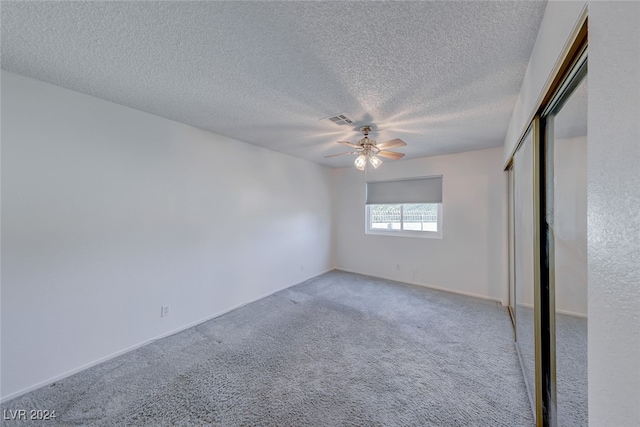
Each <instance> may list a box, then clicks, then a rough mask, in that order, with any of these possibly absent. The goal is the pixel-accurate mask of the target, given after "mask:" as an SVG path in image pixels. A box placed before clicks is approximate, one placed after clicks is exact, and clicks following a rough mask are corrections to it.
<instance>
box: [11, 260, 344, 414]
mask: <svg viewBox="0 0 640 427" xmlns="http://www.w3.org/2000/svg"><path fill="white" fill-rule="evenodd" d="M333 270H334V268H333V267H331V268H329V269H327V270H325V271H323V272H322V273H320V274H316V275H314V276H310V277H308V278H306V279H304V280H302V281H301V282H297V283H293V284H290V285H287V286H283V287H282V288H279V289H276V290H275V291H271V292H267V293H266V294H264V295H261V296H258V297H256V298H252V299H250V300H248V301H245V302H243V303H241V304H238V305H235V306H233V307H230V308H227V309H225V310H222V311H219V312H217V313H215V314H212V315H211V316H207V317H204V318H202V319H200V320H196V321H195V322H191V323H189V324H187V325H184V326H180V327H179V328H176V329H173V330H171V331H169V332H165V333H162V334H160V335H157V336H155V337H153V338H151V339H148V340H146V341H143V342H141V343H138V344H135V345H132V346H130V347H127V348H125V349H123V350H119V351H116V352H115V353H112V354H109V355H107V356H104V357H101V358H99V359H97V360H94V361H93V362H89V363H85V364H84V365H82V366H79V367H77V368H74V369H71V370H69V371H67V372H64V373H62V374H59V375H56V376H54V377H51V378H49V379H47V380H44V381H41V382H39V383H37V384H34V385H32V386H29V387H26V388H23V389H22V390H19V391H16V392H14V393H11V394H9V395H7V396H3V397H2V398H1V399H0V403H5V402H8V401H9V400H12V399H15V398H16V397H20V396H22V395H24V394H27V393H29V392H30V391H34V390H37V389H39V388H41V387H45V386H48V385H50V384H53V383H54V382H56V381H60V380H62V379H64V378H67V377H70V376H71V375H73V374H77V373H78V372H81V371H84V370H85V369H89V368H91V367H93V366H96V365H99V364H100V363H103V362H106V361H108V360H111V359H113V358H115V357H118V356H121V355H123V354H125V353H128V352H130V351H133V350H136V349H138V348H140V347H143V346H145V345H147V344H151V343H152V342H154V341H157V340H160V339H163V338H166V337H168V336H171V335H174V334H177V333H178V332H182V331H184V330H186V329H189V328H193V327H194V326H197V325H199V324H201V323H204V322H208V321H209V320H211V319H215V318H216V317H220V316H222V315H223V314H227V313H229V312H231V311H233V310H235V309H238V308H240V307H243V306H245V305H247V304H251V303H252V302H256V301H258V300H261V299H263V298H266V297H268V296H270V295H273V294H275V293H277V292H280V291H283V290H285V289H288V288H291V287H293V286H297V285H300V284H302V283H305V282H308V281H309V280H311V279H314V278H316V277H318V276H322V275H323V274H326V273H328V272H329V271H333Z"/></svg>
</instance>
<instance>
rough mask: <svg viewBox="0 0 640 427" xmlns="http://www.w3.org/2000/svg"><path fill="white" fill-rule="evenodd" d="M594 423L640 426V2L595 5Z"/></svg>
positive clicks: (591, 125) (591, 163) (591, 176)
mask: <svg viewBox="0 0 640 427" xmlns="http://www.w3.org/2000/svg"><path fill="white" fill-rule="evenodd" d="M588 120H589V122H588V129H589V131H588V132H589V134H588V135H589V141H588V147H587V171H588V178H587V182H588V190H587V200H588V201H587V206H588V221H589V231H588V275H589V284H588V286H589V425H590V426H592V427H599V426H620V427H624V426H638V425H640V404H639V402H640V126H639V125H638V124H639V123H640V3H638V2H628V3H624V2H620V3H618V2H597V1H595V2H589V107H588Z"/></svg>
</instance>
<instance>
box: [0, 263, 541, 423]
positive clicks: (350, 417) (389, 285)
mask: <svg viewBox="0 0 640 427" xmlns="http://www.w3.org/2000/svg"><path fill="white" fill-rule="evenodd" d="M512 337H513V335H512V331H511V324H510V321H509V317H508V314H507V311H506V310H505V309H504V308H503V307H501V306H499V305H498V304H496V303H492V302H487V301H483V300H478V299H474V298H469V297H464V296H459V295H454V294H449V293H446V292H439V291H434V290H429V289H425V288H420V287H416V286H411V285H406V284H401V283H397V282H390V281H386V280H380V279H374V278H371V277H365V276H360V275H355V274H349V273H344V272H339V271H333V272H330V273H327V274H325V275H322V276H320V277H318V278H315V279H312V280H310V281H308V282H305V283H303V284H300V285H298V286H295V287H292V288H289V289H287V290H284V291H281V292H278V293H277V294H275V295H272V296H270V297H267V298H264V299H262V300H260V301H257V302H255V303H252V304H249V305H247V306H245V307H242V308H240V309H237V310H234V311H232V312H230V313H228V314H226V315H224V316H221V317H219V318H217V319H214V320H211V321H209V322H206V323H203V324H201V325H199V326H196V327H193V328H191V329H188V330H186V331H184V332H181V333H179V334H176V335H173V336H171V337H168V338H165V339H163V340H159V341H156V342H154V343H151V344H149V345H147V346H145V347H142V348H140V349H138V350H135V351H133V352H130V353H127V354H125V355H123V356H120V357H118V358H115V359H112V360H110V361H108V362H105V363H103V364H101V365H98V366H95V367H93V368H91V369H88V370H86V371H83V372H81V373H78V374H76V375H74V376H72V377H69V378H67V379H64V380H62V381H59V382H57V383H55V384H53V385H50V386H47V387H44V388H41V389H39V390H36V391H34V392H31V393H29V394H27V395H25V396H22V397H20V398H17V399H14V400H13V401H10V402H7V403H6V404H3V405H2V409H19V408H25V409H36V408H40V409H55V410H56V411H57V413H58V415H59V417H58V418H57V419H56V421H55V422H47V423H46V424H45V423H42V424H41V425H47V426H49V425H65V426H69V425H99V426H109V425H136V426H137V425H148V426H164V425H184V426H197V425H220V426H241V425H242V426H316V425H325V426H335V425H340V426H509V427H514V426H531V425H532V423H533V421H532V416H531V411H530V408H529V403H528V401H527V395H526V391H525V387H524V382H523V378H522V373H521V371H520V366H519V365H518V360H517V356H516V351H515V347H514V343H513V340H512ZM6 425H7V426H11V425H20V423H18V422H12V421H9V422H6Z"/></svg>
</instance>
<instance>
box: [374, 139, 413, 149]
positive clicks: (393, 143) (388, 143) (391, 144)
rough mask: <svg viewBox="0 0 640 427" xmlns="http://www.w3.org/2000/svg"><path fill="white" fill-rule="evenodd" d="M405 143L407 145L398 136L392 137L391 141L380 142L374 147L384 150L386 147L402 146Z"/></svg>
mask: <svg viewBox="0 0 640 427" xmlns="http://www.w3.org/2000/svg"><path fill="white" fill-rule="evenodd" d="M405 145H407V143H406V142H404V141H403V140H401V139H399V138H396V139H392V140H391V141H386V142H381V143H380V144H377V145H376V147H378V149H379V150H386V149H387V148H393V147H404V146H405Z"/></svg>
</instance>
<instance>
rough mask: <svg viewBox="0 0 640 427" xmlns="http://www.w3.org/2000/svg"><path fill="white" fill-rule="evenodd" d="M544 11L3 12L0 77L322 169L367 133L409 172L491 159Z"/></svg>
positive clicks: (128, 8)
mask: <svg viewBox="0 0 640 427" xmlns="http://www.w3.org/2000/svg"><path fill="white" fill-rule="evenodd" d="M545 5H546V3H545V2H538V1H536V2H340V3H335V2H9V1H3V2H2V68H4V69H6V70H9V71H13V72H15V73H18V74H22V75H26V76H29V77H33V78H35V79H39V80H43V81H46V82H49V83H53V84H56V85H59V86H62V87H65V88H69V89H72V90H76V91H79V92H83V93H87V94H90V95H94V96H96V97H99V98H103V99H107V100H110V101H113V102H115V103H118V104H122V105H126V106H129V107H133V108H136V109H139V110H143V111H146V112H149V113H153V114H157V115H159V116H162V117H166V118H169V119H173V120H176V121H179V122H182V123H186V124H189V125H193V126H195V127H198V128H202V129H205V130H210V131H213V132H215V133H218V134H222V135H226V136H230V137H233V138H236V139H239V140H242V141H245V142H249V143H252V144H257V145H261V146H264V147H267V148H270V149H273V150H277V151H281V152H284V153H288V154H291V155H294V156H297V157H301V158H306V159H309V160H312V161H315V162H318V163H322V164H326V165H330V166H344V165H347V164H349V163H350V162H351V161H353V159H349V157H340V158H333V159H323V156H325V155H328V154H334V153H337V152H340V150H341V147H340V146H338V145H337V144H335V141H336V140H341V139H342V140H344V139H346V140H350V141H355V140H357V139H358V136H359V135H358V133H357V132H355V131H354V129H356V128H357V127H359V126H360V125H363V124H368V123H371V122H372V123H374V124H376V125H377V127H378V128H379V129H380V131H378V132H374V134H373V137H374V138H376V139H378V140H379V141H384V140H388V139H393V138H396V137H399V138H402V139H404V140H405V141H406V142H407V143H408V144H409V146H408V147H405V149H403V151H404V152H406V153H407V158H411V157H422V156H427V155H436V154H445V153H453V152H461V151H467V150H472V149H481V148H489V147H495V146H500V145H502V143H503V140H504V136H505V132H506V129H507V125H508V123H509V119H510V117H511V113H512V110H513V107H514V104H515V100H516V98H517V96H518V92H519V90H520V85H521V83H522V78H523V75H524V72H525V69H526V66H527V63H528V59H529V56H530V54H531V50H532V48H533V45H534V42H535V39H536V35H537V31H538V27H539V25H540V22H541V19H542V15H543V13H544V8H545ZM336 113H346V114H347V115H348V116H349V117H350V118H352V119H354V121H355V123H354V124H353V125H346V126H337V125H335V124H333V123H331V122H329V121H321V120H319V119H321V118H324V117H327V116H330V115H333V114H336Z"/></svg>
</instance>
